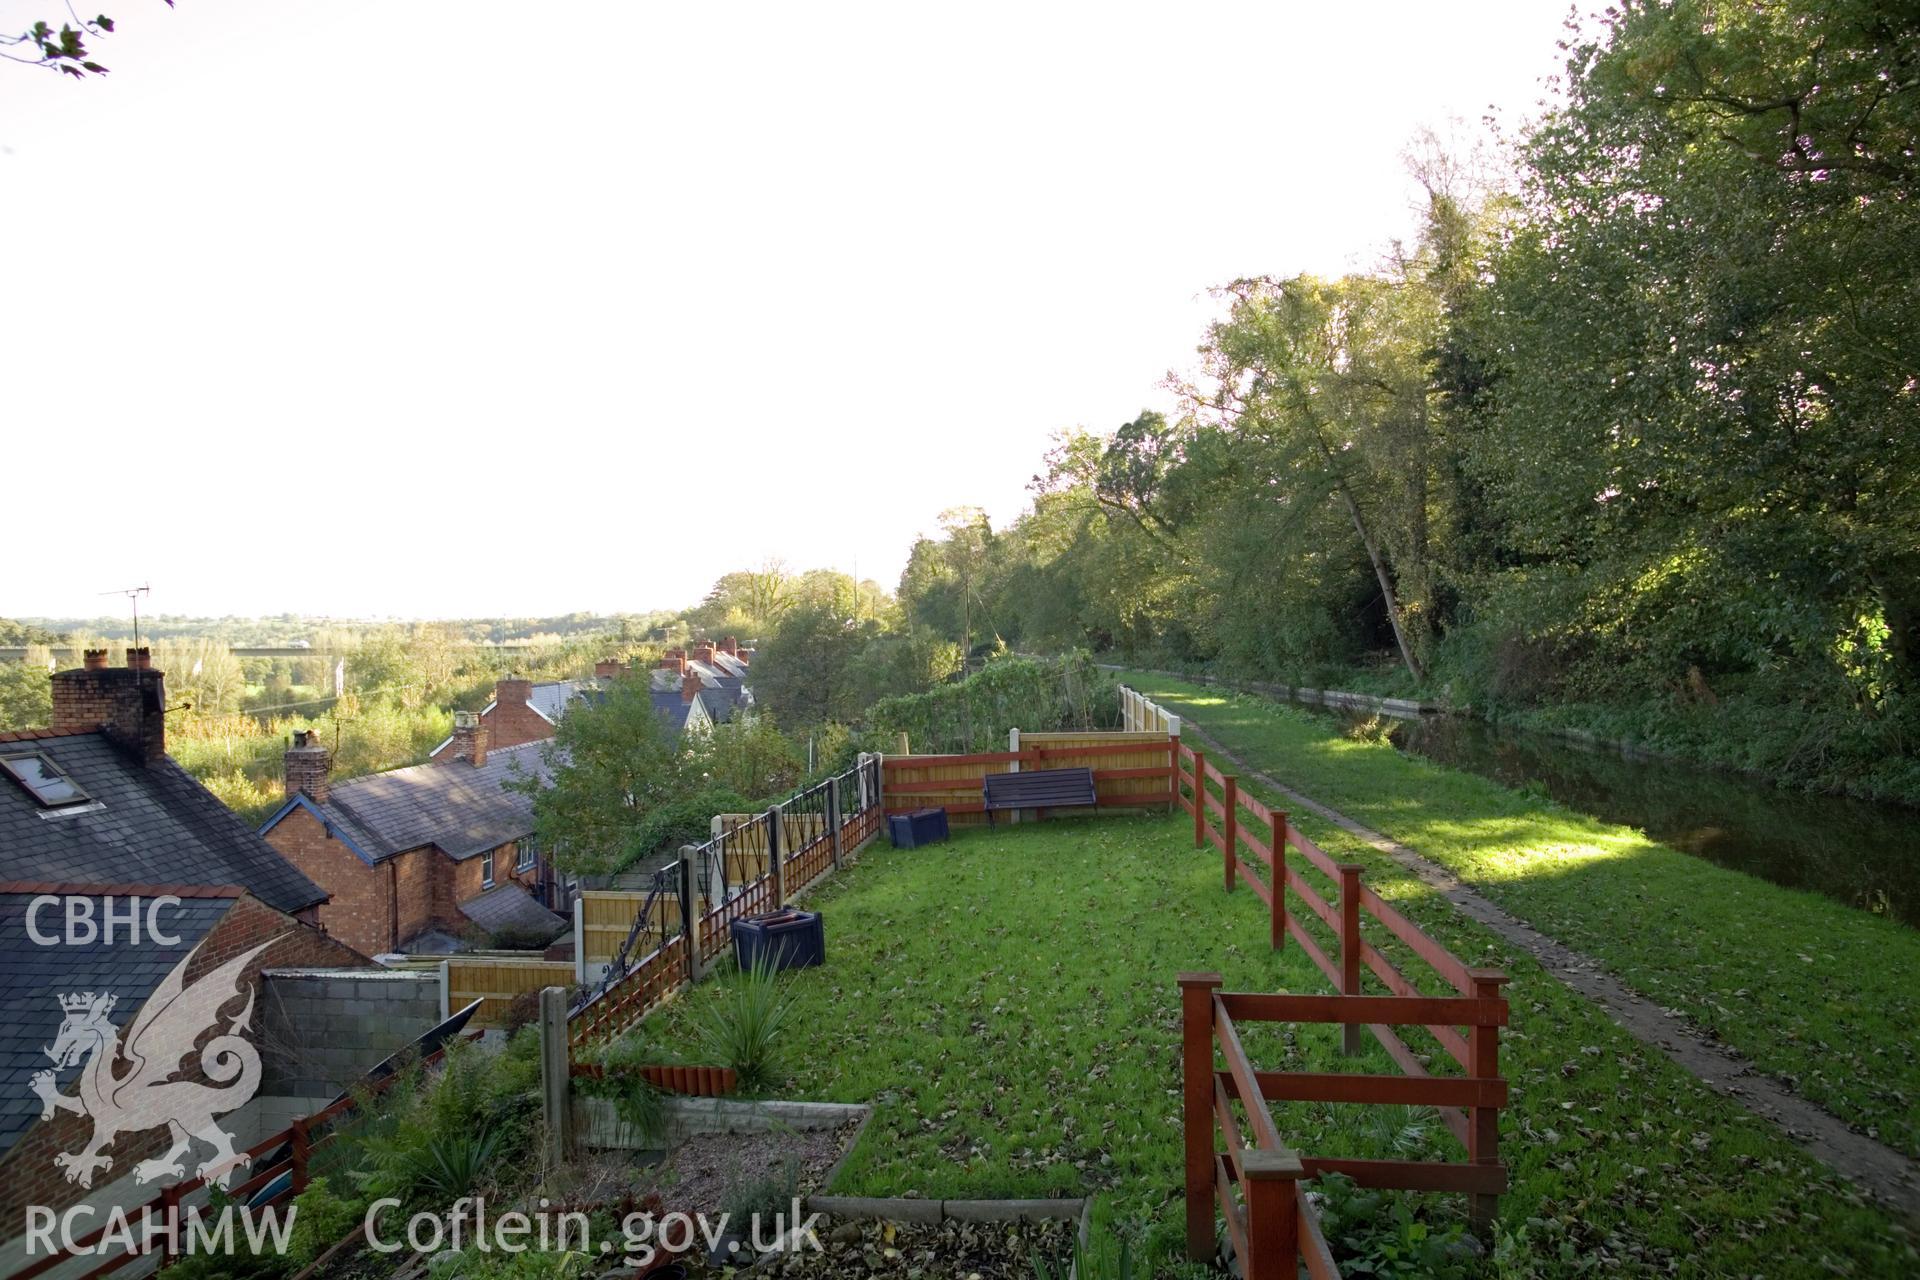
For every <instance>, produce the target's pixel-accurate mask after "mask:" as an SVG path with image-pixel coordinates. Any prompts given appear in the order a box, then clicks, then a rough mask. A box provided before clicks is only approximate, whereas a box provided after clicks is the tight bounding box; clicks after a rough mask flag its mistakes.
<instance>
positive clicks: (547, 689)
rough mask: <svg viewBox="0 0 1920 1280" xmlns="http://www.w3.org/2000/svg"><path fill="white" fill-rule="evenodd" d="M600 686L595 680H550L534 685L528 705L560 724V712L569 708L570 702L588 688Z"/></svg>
mask: <svg viewBox="0 0 1920 1280" xmlns="http://www.w3.org/2000/svg"><path fill="white" fill-rule="evenodd" d="M599 687H600V686H599V683H598V682H597V681H593V680H553V681H548V682H545V683H542V684H536V685H535V686H533V694H532V696H531V697H529V698H528V699H527V705H528V706H530V707H532V708H533V709H534V710H535V711H538V712H539V713H540V714H541V715H543V716H545V717H546V718H547V719H549V720H551V721H553V722H554V723H555V724H558V723H559V722H560V714H561V712H563V711H565V710H566V709H567V706H568V704H570V703H571V702H573V700H574V699H576V698H578V697H580V696H581V695H582V694H584V693H586V692H587V691H588V690H590V689H597V688H599Z"/></svg>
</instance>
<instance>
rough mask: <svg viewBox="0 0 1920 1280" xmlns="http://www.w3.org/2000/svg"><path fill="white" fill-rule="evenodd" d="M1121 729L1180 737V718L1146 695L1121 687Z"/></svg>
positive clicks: (1124, 686)
mask: <svg viewBox="0 0 1920 1280" xmlns="http://www.w3.org/2000/svg"><path fill="white" fill-rule="evenodd" d="M1120 727H1121V728H1122V729H1125V730H1127V731H1129V732H1131V733H1164V734H1166V735H1167V736H1169V737H1173V738H1177V737H1179V736H1180V717H1179V716H1176V715H1173V714H1171V713H1170V712H1168V711H1167V709H1166V708H1165V707H1162V706H1161V705H1160V704H1159V703H1157V702H1154V701H1153V700H1152V699H1150V698H1148V697H1146V696H1145V695H1144V694H1141V693H1139V692H1136V691H1135V690H1133V689H1129V688H1128V687H1127V686H1126V685H1124V684H1123V685H1121V686H1120Z"/></svg>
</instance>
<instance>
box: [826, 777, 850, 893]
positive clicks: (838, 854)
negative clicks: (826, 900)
mask: <svg viewBox="0 0 1920 1280" xmlns="http://www.w3.org/2000/svg"><path fill="white" fill-rule="evenodd" d="M842 819H843V815H842V811H841V808H840V778H839V775H838V774H836V775H834V776H833V777H831V778H828V779H827V827H828V829H829V830H830V831H831V832H832V833H833V869H834V870H835V871H838V870H839V869H840V863H841V859H842V858H844V857H845V856H846V854H845V851H844V850H842V849H841V847H840V823H841V821H842Z"/></svg>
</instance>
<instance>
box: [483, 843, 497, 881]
mask: <svg viewBox="0 0 1920 1280" xmlns="http://www.w3.org/2000/svg"><path fill="white" fill-rule="evenodd" d="M496 852H497V851H496V850H493V849H489V850H487V856H486V857H485V858H484V859H482V860H481V863H480V887H481V888H482V889H491V888H493V856H494V854H495V853H496Z"/></svg>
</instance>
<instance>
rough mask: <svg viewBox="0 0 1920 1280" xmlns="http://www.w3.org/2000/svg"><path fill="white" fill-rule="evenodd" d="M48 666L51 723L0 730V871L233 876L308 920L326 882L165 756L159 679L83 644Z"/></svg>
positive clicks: (189, 881) (171, 880)
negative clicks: (72, 663)
mask: <svg viewBox="0 0 1920 1280" xmlns="http://www.w3.org/2000/svg"><path fill="white" fill-rule="evenodd" d="M83 661H84V664H85V665H84V666H82V667H79V668H76V669H74V670H71V671H60V672H56V673H55V674H54V676H53V724H52V726H51V727H50V728H46V729H30V730H26V731H25V732H16V733H0V880H23V881H47V880H57V881H70V882H75V883H86V884H128V883H135V884H184V885H211V886H232V885H237V886H239V887H240V888H243V889H245V890H246V891H247V892H248V893H250V894H252V895H253V896H254V897H255V898H257V899H259V900H260V901H261V902H263V903H265V904H266V905H267V906H269V907H272V908H273V909H275V910H277V911H282V912H285V913H286V914H287V915H289V916H292V917H293V918H295V919H297V920H300V921H302V922H303V923H306V924H310V925H311V924H317V923H318V922H319V912H320V907H321V904H322V903H324V902H325V901H326V897H327V894H326V890H324V889H323V888H321V887H320V886H319V885H318V884H316V883H315V882H314V881H312V880H310V879H308V878H307V877H306V876H304V875H302V874H301V873H300V871H299V870H298V869H297V868H295V867H294V866H293V865H292V864H291V863H290V862H289V861H288V860H287V859H285V858H284V857H282V856H281V855H280V854H279V853H277V852H276V851H275V850H274V849H273V847H272V846H271V845H269V844H268V843H267V842H266V841H264V840H262V839H261V838H260V837H259V836H258V835H257V834H256V833H255V832H253V831H252V830H250V829H249V828H248V826H247V824H246V823H244V822H242V821H241V820H240V819H239V818H238V817H237V816H235V814H234V813H233V811H232V810H230V809H228V808H227V807H226V806H225V805H224V804H222V803H220V800H219V798H218V797H216V796H215V795H214V794H213V793H212V792H210V791H208V790H207V789H206V788H205V787H203V786H201V785H200V783H199V782H198V781H196V780H195V779H194V777H193V776H192V775H191V774H189V773H188V772H187V771H186V770H185V769H182V768H181V767H180V766H179V765H178V764H176V763H174V761H173V760H172V759H171V758H170V757H168V755H167V742H166V716H165V711H166V677H165V674H164V673H163V672H160V671H155V670H153V669H152V667H151V665H150V660H149V657H148V653H147V651H146V650H145V649H136V650H133V651H131V652H130V653H128V654H127V663H128V665H127V666H125V667H109V666H107V655H106V653H105V651H104V650H90V651H89V652H87V653H86V654H85V655H84V658H83Z"/></svg>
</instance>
